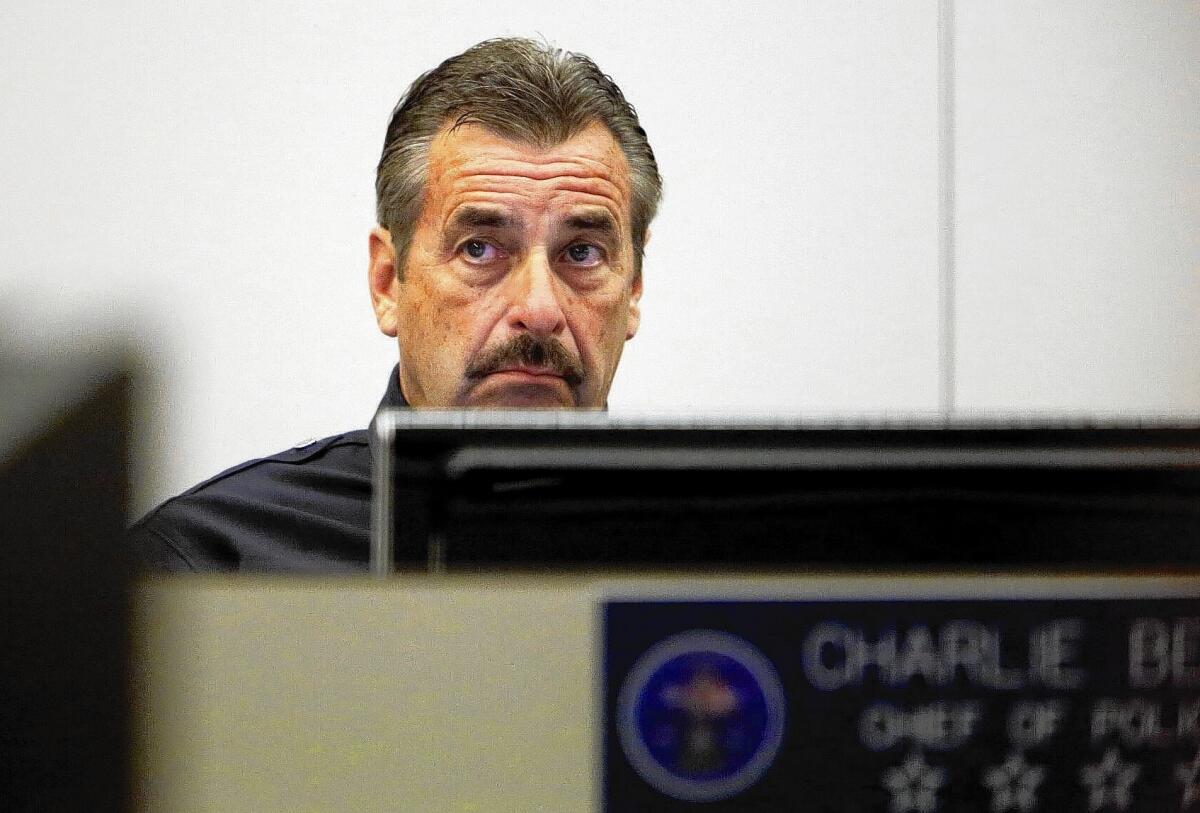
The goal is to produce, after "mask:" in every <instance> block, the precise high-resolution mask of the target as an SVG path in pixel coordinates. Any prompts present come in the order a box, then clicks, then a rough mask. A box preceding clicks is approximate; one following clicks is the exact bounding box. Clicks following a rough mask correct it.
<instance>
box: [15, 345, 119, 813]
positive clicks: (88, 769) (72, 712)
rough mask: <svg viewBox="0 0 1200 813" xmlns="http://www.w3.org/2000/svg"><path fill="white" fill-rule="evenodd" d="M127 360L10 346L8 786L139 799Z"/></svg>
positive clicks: (46, 797)
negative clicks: (132, 697)
mask: <svg viewBox="0 0 1200 813" xmlns="http://www.w3.org/2000/svg"><path fill="white" fill-rule="evenodd" d="M129 369H130V365H129V364H128V363H127V362H126V361H125V360H123V359H122V358H120V357H119V356H118V355H116V354H91V355H88V356H86V357H77V358H72V359H67V358H61V357H56V358H40V359H33V358H12V357H0V557H2V564H0V573H3V574H4V575H3V586H2V587H0V591H2V592H3V594H4V596H5V610H4V624H3V625H2V626H0V629H2V630H3V632H2V633H0V646H2V647H3V650H4V653H5V663H6V668H5V669H4V671H3V675H4V677H3V680H2V683H0V693H2V696H3V697H4V704H3V707H2V708H0V762H2V764H3V766H4V767H3V770H2V772H0V799H2V800H3V807H4V809H6V810H56V811H58V810H89V811H91V810H121V809H126V808H127V807H128V804H129V794H128V784H129V783H128V774H129V769H128V765H129V723H128V719H129V713H128V706H129V703H128V695H129V691H128V686H127V675H128V653H129V639H128V624H127V620H128V604H129V579H128V575H129V571H128V568H127V566H126V562H125V559H124V556H123V555H122V551H121V548H120V545H119V543H120V539H121V534H122V531H123V528H124V524H125V514H126V503H127V498H128V479H129V478H128V468H127V459H128V454H127V451H128V443H129V413H130V376H129V373H128V370H129Z"/></svg>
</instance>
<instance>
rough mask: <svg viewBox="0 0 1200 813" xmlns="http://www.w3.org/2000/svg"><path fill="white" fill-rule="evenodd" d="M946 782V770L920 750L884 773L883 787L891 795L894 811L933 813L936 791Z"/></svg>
mask: <svg viewBox="0 0 1200 813" xmlns="http://www.w3.org/2000/svg"><path fill="white" fill-rule="evenodd" d="M945 783H946V769H945V768H935V767H933V766H931V765H929V764H928V763H926V762H925V758H924V757H923V756H922V755H921V754H920V753H913V754H909V755H908V757H907V758H906V759H905V760H904V762H902V763H900V764H899V765H895V766H893V767H891V768H888V769H887V770H886V771H884V772H883V786H884V787H885V788H887V789H888V790H889V791H890V792H891V794H892V801H891V805H890V807H889V810H890V811H891V813H934V812H935V811H936V810H937V808H938V801H937V792H938V791H939V790H940V789H941V787H942V785H944V784H945Z"/></svg>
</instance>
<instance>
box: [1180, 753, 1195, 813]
mask: <svg viewBox="0 0 1200 813" xmlns="http://www.w3.org/2000/svg"><path fill="white" fill-rule="evenodd" d="M1175 778H1176V779H1178V780H1179V781H1180V782H1182V783H1183V800H1182V801H1181V802H1180V803H1179V807H1180V809H1181V810H1187V809H1188V808H1190V807H1191V806H1192V805H1194V804H1196V803H1197V802H1200V751H1197V752H1196V758H1195V759H1193V760H1192V761H1191V763H1190V764H1189V763H1187V762H1184V763H1182V764H1181V765H1180V766H1179V767H1178V768H1176V769H1175Z"/></svg>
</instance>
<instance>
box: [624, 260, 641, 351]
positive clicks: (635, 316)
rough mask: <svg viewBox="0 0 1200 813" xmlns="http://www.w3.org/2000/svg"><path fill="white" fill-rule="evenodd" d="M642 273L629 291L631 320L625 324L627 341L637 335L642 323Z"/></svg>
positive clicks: (639, 272)
mask: <svg viewBox="0 0 1200 813" xmlns="http://www.w3.org/2000/svg"><path fill="white" fill-rule="evenodd" d="M641 299H642V272H641V271H638V275H637V277H636V278H635V279H634V281H633V284H632V287H631V288H630V289H629V319H628V321H627V322H626V323H625V341H629V340H630V339H632V338H633V337H634V335H636V334H637V331H638V325H640V324H641V323H642V306H641V304H640V303H641Z"/></svg>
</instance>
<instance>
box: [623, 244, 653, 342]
mask: <svg viewBox="0 0 1200 813" xmlns="http://www.w3.org/2000/svg"><path fill="white" fill-rule="evenodd" d="M649 242H650V230H649V229H646V239H644V240H642V259H645V257H646V244H647V243H649ZM641 266H642V264H641V263H640V262H639V263H638V270H637V276H636V277H634V278H633V283H632V284H631V285H632V287H631V288H630V289H629V321H628V322H627V323H626V324H627V326H626V328H625V341H629V340H630V339H632V338H633V337H634V336H636V335H637V331H638V326H639V325H641V323H642V307H641V300H642V268H641Z"/></svg>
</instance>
